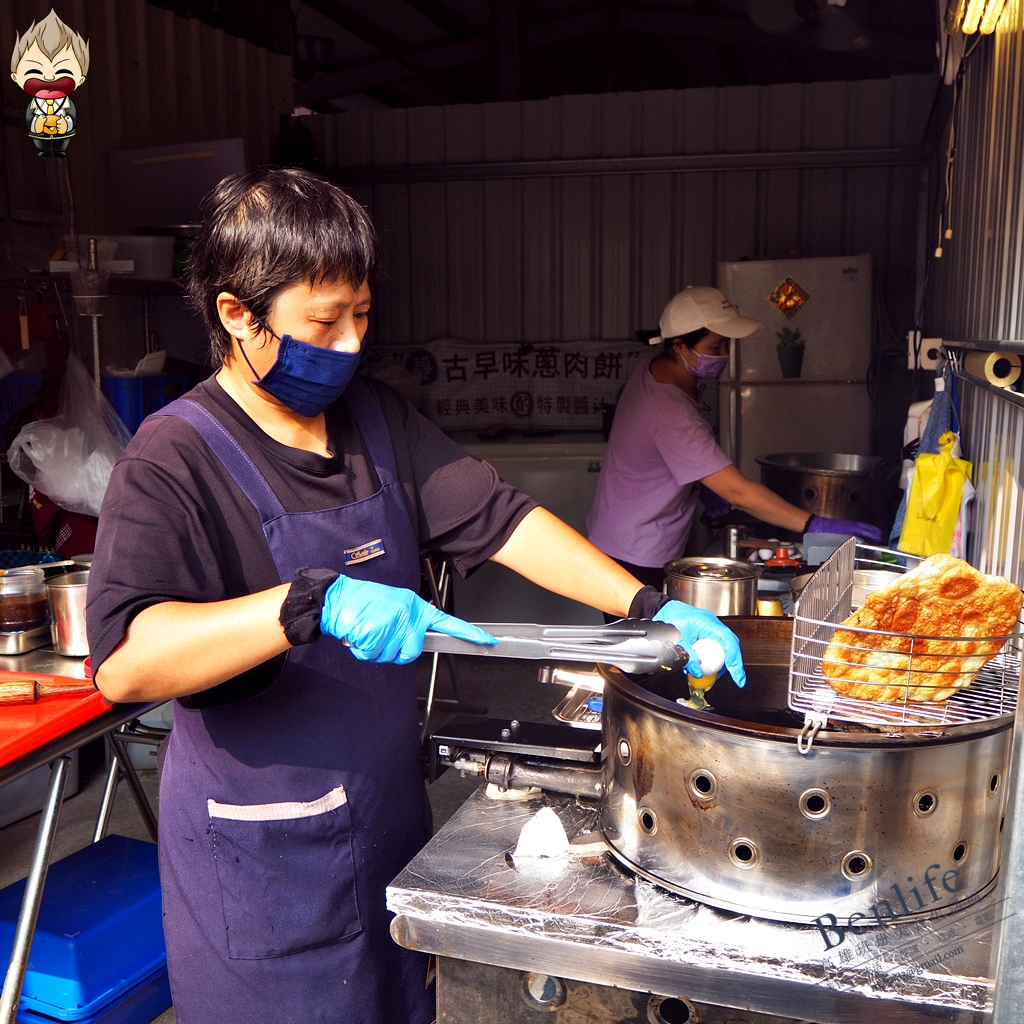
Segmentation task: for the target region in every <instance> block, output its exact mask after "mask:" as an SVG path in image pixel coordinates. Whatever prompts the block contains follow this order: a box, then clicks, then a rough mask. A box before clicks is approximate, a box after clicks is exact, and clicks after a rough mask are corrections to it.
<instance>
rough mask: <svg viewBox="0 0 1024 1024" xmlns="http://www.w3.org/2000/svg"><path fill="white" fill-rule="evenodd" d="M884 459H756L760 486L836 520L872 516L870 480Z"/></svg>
mask: <svg viewBox="0 0 1024 1024" xmlns="http://www.w3.org/2000/svg"><path fill="white" fill-rule="evenodd" d="M881 461H882V460H881V459H880V458H879V456H877V455H833V454H829V453H827V452H784V453H782V454H780V455H764V456H762V457H761V458H759V459H757V464H758V465H759V466H760V467H761V483H763V484H764V485H765V487H767V488H768V489H769V490H772V491H774V492H775V493H776V494H777V495H778V496H779V497H780V498H785V500H786V501H788V502H789V503H790V504H791V505H796V506H797V507H798V508H802V509H806V510H807V511H808V512H813V513H814V514H815V515H819V516H827V517H829V518H833V519H854V520H864V519H866V518H869V517H870V513H871V496H870V491H869V489H868V486H867V481H868V477H869V476H870V475H871V473H872V472H874V470H875V469H876V468H877V466H878V464H879V463H880V462H881Z"/></svg>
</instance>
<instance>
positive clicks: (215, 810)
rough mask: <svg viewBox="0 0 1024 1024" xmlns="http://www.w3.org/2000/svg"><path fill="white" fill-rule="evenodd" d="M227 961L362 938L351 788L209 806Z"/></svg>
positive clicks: (216, 802)
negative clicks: (308, 797)
mask: <svg viewBox="0 0 1024 1024" xmlns="http://www.w3.org/2000/svg"><path fill="white" fill-rule="evenodd" d="M207 808H208V811H209V815H210V830H211V832H212V833H213V849H214V860H215V862H216V865H217V877H218V880H219V881H220V888H221V897H222V899H223V902H224V923H225V926H226V931H227V949H228V957H229V958H230V959H232V960H262V959H265V958H267V957H275V956H284V955H286V954H288V953H297V952H299V951H300V950H303V949H310V948H312V947H313V946H322V945H323V944H324V943H327V942H333V941H335V940H337V939H343V938H346V937H348V936H350V935H355V934H356V933H357V932H359V931H360V930H361V927H362V926H361V924H360V921H359V906H358V903H357V900H356V888H355V869H354V862H353V855H352V820H351V816H350V814H349V807H348V797H347V795H346V793H345V788H344V786H338V788H337V789H333V790H331V792H330V793H328V794H327V795H326V796H322V797H321V798H320V799H319V800H313V801H310V802H308V803H301V802H298V801H290V802H285V803H276V804H222V803H219V802H218V801H216V800H208V801H207Z"/></svg>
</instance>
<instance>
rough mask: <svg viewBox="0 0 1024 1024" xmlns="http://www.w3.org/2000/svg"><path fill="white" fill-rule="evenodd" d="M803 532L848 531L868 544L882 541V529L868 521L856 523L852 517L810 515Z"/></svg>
mask: <svg viewBox="0 0 1024 1024" xmlns="http://www.w3.org/2000/svg"><path fill="white" fill-rule="evenodd" d="M804 533H848V534H849V535H850V536H851V537H860V538H861V540H866V541H867V542H868V543H869V544H881V543H882V531H881V530H880V529H878V527H877V526H872V525H871V524H870V523H858V522H856V521H855V520H852V519H825V518H824V517H822V516H812V517H811V521H810V522H809V523H808V524H807V529H806V530H804Z"/></svg>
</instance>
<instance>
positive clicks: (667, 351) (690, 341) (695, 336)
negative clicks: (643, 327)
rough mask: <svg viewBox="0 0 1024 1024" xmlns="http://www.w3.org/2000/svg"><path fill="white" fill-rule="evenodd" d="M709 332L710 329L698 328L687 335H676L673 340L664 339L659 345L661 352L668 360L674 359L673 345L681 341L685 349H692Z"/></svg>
mask: <svg viewBox="0 0 1024 1024" xmlns="http://www.w3.org/2000/svg"><path fill="white" fill-rule="evenodd" d="M710 330H711V328H710V327H698V328H697V330H695V331H690V332H689V333H688V334H677V335H676V336H675V337H674V338H666V339H665V340H664V341H663V342H662V343H661V351H662V353H663V354H664V355H666V356H668V357H669V359H675V357H676V353H675V344H676V342H677V341H681V342H682V343H683V344H684V345H685V346H686V347H687V348H690V349H692V348H693V346H694V345H696V344H697V342H698V341H700V339H701V338H703V337H704V335H705V334H707V333H708V331H710Z"/></svg>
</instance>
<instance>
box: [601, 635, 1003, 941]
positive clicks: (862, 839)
mask: <svg viewBox="0 0 1024 1024" xmlns="http://www.w3.org/2000/svg"><path fill="white" fill-rule="evenodd" d="M778 621H780V620H776V622H778ZM777 668H778V669H779V670H780V672H779V673H778V674H779V678H780V679H781V680H782V682H781V684H780V685H781V686H782V688H783V689H784V686H785V682H784V679H785V668H784V667H782V666H777ZM748 673H749V674H750V679H749V682H748V686H747V690H749V689H751V687H754V686H757V685H758V680H757V678H755V676H756V672H754V671H751V666H748ZM604 674H605V678H606V682H605V687H604V736H603V744H602V749H603V751H604V755H603V756H604V762H603V770H604V779H603V782H604V796H603V799H602V804H601V823H602V830H603V832H604V836H605V839H606V841H607V842H608V845H609V847H610V848H611V850H612V853H613V854H614V856H615V857H616V858H617V859H618V860H620V861H621V862H622V863H623V864H625V865H626V866H627V867H629V868H631V869H632V870H634V871H636V872H638V873H639V874H641V875H643V876H645V877H647V878H650V879H651V880H653V881H655V882H657V883H658V884H660V885H663V886H665V887H666V888H668V889H671V890H673V891H675V892H679V893H681V894H683V895H684V896H688V897H691V898H693V899H695V900H697V901H699V902H702V903H708V904H711V905H712V906H716V907H720V908H722V909H725V910H729V911H733V912H736V913H742V914H751V915H753V916H755V917H764V918H769V919H772V920H778V921H794V922H801V923H805V924H814V923H815V922H816V921H818V920H819V919H823V920H824V921H826V922H827V921H828V920H829V918H828V916H827V915H830V914H831V915H834V916H835V918H836V920H837V921H838V922H840V924H843V925H844V926H845V924H846V923H847V922H848V921H849V918H850V916H851V915H858V914H859V915H863V917H861V918H855V919H854V920H855V922H857V923H859V924H860V925H874V924H882V923H885V922H886V921H888V920H890V919H891V918H892V917H904V916H911V917H914V916H925V915H929V914H934V913H936V912H941V911H943V910H946V909H948V908H949V907H951V906H954V905H956V904H958V903H960V902H962V901H963V900H964V899H966V898H968V897H969V896H971V895H973V894H976V893H978V892H979V891H981V890H982V889H984V888H985V887H986V886H988V885H989V884H990V883H991V882H992V880H993V879H994V877H995V875H996V870H997V868H998V864H999V825H1000V819H1001V817H1002V813H1003V807H1004V796H1005V793H1006V788H1007V787H1006V773H1007V768H1008V763H1009V755H1010V742H1011V735H1012V734H1011V729H1010V725H1011V719H1010V718H1009V717H1007V718H1005V719H998V720H995V721H992V722H987V723H984V727H982V726H981V724H979V725H977V726H974V727H959V728H960V729H961V730H963V729H966V730H967V731H966V732H963V731H960V732H958V731H957V730H950V731H949V732H947V733H946V734H935V733H933V734H932V735H930V736H927V735H920V734H918V735H903V736H887V735H884V734H882V733H876V732H868V731H863V732H843V731H830V730H825V731H822V732H821V733H819V734H818V737H817V738H816V739H815V741H814V744H813V746H812V748H811V752H810V754H809V755H808V756H803V755H801V754H800V753H798V751H797V744H796V740H797V737H798V736H799V724H800V722H799V720H798V719H796V716H791V717H793V718H794V719H796V720H795V722H794V725H793V727H789V726H786V725H773V724H759V722H758V719H759V714H758V712H757V709H756V708H752V707H751V706H750V705H747V706H746V708H741V707H738V706H734V707H733V711H732V714H733V715H734V716H735V717H729V715H727V714H726V713H717V711H716V709H717V708H718V707H719V706H721V707H723V708H724V707H725V706H726V705H727V704H728V703H729V700H730V698H729V695H728V692H727V690H726V688H727V687H728V688H731V689H732V690H733V691H735V687H732V685H731V683H729V682H728V681H727V680H721V681H720V682H719V683H718V684H716V687H715V688H713V689H712V690H710V691H709V693H708V699H709V700H710V701H711V703H712V706H713V710H712V711H711V712H700V711H692V710H690V709H689V708H685V707H682V706H680V705H679V704H676V703H675V702H674V700H671V699H668V698H664V697H660V696H658V695H656V694H654V693H652V692H651V691H649V690H646V689H644V688H643V687H641V686H639V685H637V683H636V682H634V681H632V680H631V679H629V678H627V677H626V676H624V675H623V674H622V673H621V672H618V671H617V670H614V669H606V670H604ZM719 687H722V688H723V689H722V693H721V694H719V693H718V688H719ZM772 689H775V690H776V692H775V693H774V694H772V696H771V697H770V698H769V700H770V703H773V704H774V705H775V707H778V706H779V704H778V696H779V694H778V692H777V690H778V687H773V686H766V687H765V690H768V691H770V690H772ZM736 692H737V693H738V694H742V700H745V701H750V700H751V699H752V698H755V697H756V695H755V694H749V695H748V694H747V692H746V690H744V691H736ZM784 706H785V705H784V702H783V707H784ZM785 714H786V713H785V712H783V713H780V714H778V715H777V716H776V719H777V720H781V719H782V717H783V715H785ZM751 719H753V721H752V720H751ZM770 721H771V719H770V717H769V716H764V715H761V716H760V722H761V723H764V722H770Z"/></svg>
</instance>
